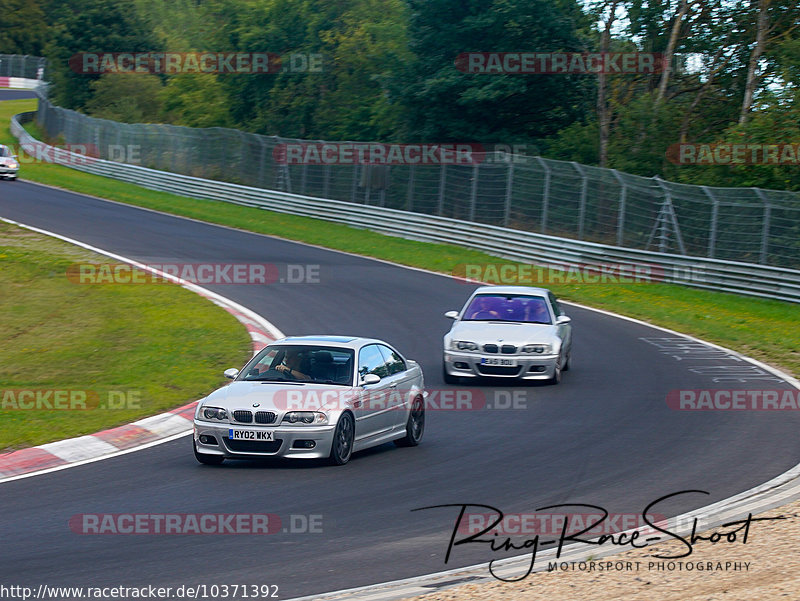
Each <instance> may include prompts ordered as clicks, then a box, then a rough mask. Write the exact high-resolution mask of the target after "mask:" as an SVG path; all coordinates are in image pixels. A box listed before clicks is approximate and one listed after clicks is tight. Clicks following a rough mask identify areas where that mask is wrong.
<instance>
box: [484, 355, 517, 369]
mask: <svg viewBox="0 0 800 601" xmlns="http://www.w3.org/2000/svg"><path fill="white" fill-rule="evenodd" d="M481 365H499V366H501V367H516V366H517V360H516V359H504V358H503V357H481Z"/></svg>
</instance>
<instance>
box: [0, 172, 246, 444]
mask: <svg viewBox="0 0 800 601" xmlns="http://www.w3.org/2000/svg"><path fill="white" fill-rule="evenodd" d="M0 185H15V184H12V183H6V182H0ZM79 262H92V263H97V262H100V263H108V262H109V261H108V259H107V258H106V257H102V256H99V255H96V254H94V253H90V252H89V251H86V250H84V249H82V248H79V247H76V246H73V245H71V244H67V243H66V242H62V241H60V240H56V239H53V238H50V237H48V236H44V235H41V234H37V233H34V232H31V231H29V230H25V229H22V228H18V227H15V226H11V225H9V224H6V223H0V290H2V294H0V332H2V333H3V344H2V345H0V449H3V450H6V451H7V450H12V449H16V448H22V447H28V446H32V445H37V444H41V443H44V442H49V441H52V440H58V439H62V438H69V437H72V436H79V435H82V434H88V433H92V432H96V431H98V430H102V429H104V428H108V427H112V426H115V425H119V424H125V423H129V422H131V421H133V420H136V419H139V418H141V417H144V416H147V415H153V414H155V413H159V412H161V411H165V410H167V409H170V408H173V407H176V406H180V405H183V404H185V403H187V402H189V401H191V400H194V399H197V398H200V397H201V396H204V395H205V394H207V393H208V392H209V391H210V390H212V389H214V388H215V387H217V386H219V385H220V384H221V383H222V382H223V381H224V378H223V377H221V374H222V370H223V369H225V368H227V367H231V366H238V365H241V364H242V363H244V361H245V360H246V359H247V358H248V357H249V354H250V350H251V347H250V338H249V336H248V335H247V332H246V331H245V329H244V328H242V327H241V325H239V323H238V322H237V321H236V320H235V318H234V317H233V316H232V315H230V314H229V313H227V312H225V311H223V310H222V309H220V308H219V307H217V306H216V305H214V304H213V303H211V302H209V301H208V300H206V299H204V298H202V297H200V296H198V295H197V294H195V293H193V292H190V291H188V290H185V289H183V288H180V287H179V286H176V285H172V284H151V285H129V286H124V285H113V284H104V285H79V284H75V283H71V282H70V281H69V280H68V278H67V276H66V271H67V267H68V266H70V265H72V264H75V263H79ZM34 390H42V391H44V390H53V391H65V390H66V391H69V390H72V391H77V392H76V395H81V394H82V393H81V391H85V395H86V396H85V398H86V403H85V408H83V407H84V405H83V404H81V403H79V402H75V403H74V404H71V403H65V404H64V406H63V408H60V409H57V408H51V409H47V408H45V409H40V410H36V409H28V408H27V407H28V405H27V398H26V397H25V396H22V397H21V396H20V394H19V393H20V391H34ZM73 399H75V400H76V401H81V399H82V397H81V396H74V397H73ZM119 399H124V402H121V403H120V402H118V401H119Z"/></svg>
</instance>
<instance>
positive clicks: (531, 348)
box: [522, 344, 553, 355]
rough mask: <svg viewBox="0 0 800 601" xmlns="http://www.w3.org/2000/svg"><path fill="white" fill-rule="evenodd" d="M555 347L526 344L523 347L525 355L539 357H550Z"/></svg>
mask: <svg viewBox="0 0 800 601" xmlns="http://www.w3.org/2000/svg"><path fill="white" fill-rule="evenodd" d="M552 349H553V347H552V346H550V345H549V344H526V345H525V346H523V347H522V352H523V353H536V354H537V355H549V354H550V353H551V352H552Z"/></svg>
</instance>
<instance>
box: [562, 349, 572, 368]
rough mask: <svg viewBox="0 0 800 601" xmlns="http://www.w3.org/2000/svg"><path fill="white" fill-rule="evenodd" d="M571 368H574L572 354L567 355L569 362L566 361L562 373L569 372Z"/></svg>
mask: <svg viewBox="0 0 800 601" xmlns="http://www.w3.org/2000/svg"><path fill="white" fill-rule="evenodd" d="M571 367H572V353H571V352H570V354H569V355H567V360H566V361H564V367H562V368H561V371H569V370H570V368H571Z"/></svg>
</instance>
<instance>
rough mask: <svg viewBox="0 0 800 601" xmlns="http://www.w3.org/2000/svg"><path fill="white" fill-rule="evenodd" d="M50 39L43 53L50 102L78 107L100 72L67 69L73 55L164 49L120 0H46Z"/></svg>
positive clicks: (89, 92)
mask: <svg viewBox="0 0 800 601" xmlns="http://www.w3.org/2000/svg"><path fill="white" fill-rule="evenodd" d="M46 10H47V14H48V17H49V19H50V29H49V32H48V33H49V38H50V40H49V42H48V43H47V45H46V47H45V56H46V57H47V59H48V60H49V64H50V80H51V82H52V83H53V84H54V85H53V92H52V94H53V101H54V102H55V103H56V104H58V105H59V106H63V107H66V108H72V109H80V108H83V107H84V106H86V103H87V102H88V101H89V99H90V98H91V96H92V91H91V83H92V82H93V81H95V80H97V79H99V77H100V75H94V74H84V73H78V72H76V71H74V70H72V69H71V68H70V65H69V60H70V58H71V57H72V56H74V55H76V54H79V53H83V52H97V53H105V52H147V51H151V52H153V51H159V50H163V47H162V46H161V44H160V43H158V41H157V40H156V39H155V37H154V36H153V35H152V33H151V32H150V30H149V29H148V28H147V27H146V26H145V25H144V23H143V22H142V21H141V20H140V19H139V18H138V15H137V13H136V12H135V11H132V10H130V5H129V3H128V2H123V1H121V0H49V2H48V5H47V7H46Z"/></svg>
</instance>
